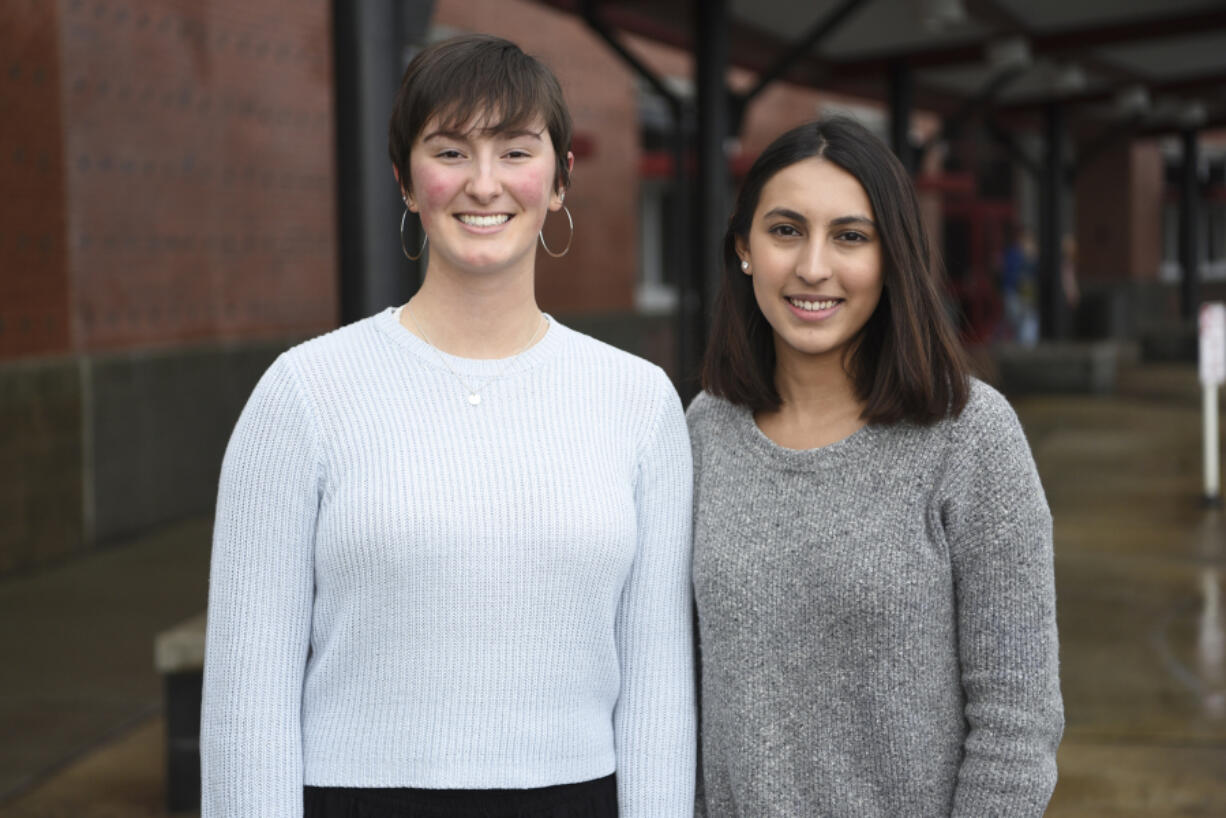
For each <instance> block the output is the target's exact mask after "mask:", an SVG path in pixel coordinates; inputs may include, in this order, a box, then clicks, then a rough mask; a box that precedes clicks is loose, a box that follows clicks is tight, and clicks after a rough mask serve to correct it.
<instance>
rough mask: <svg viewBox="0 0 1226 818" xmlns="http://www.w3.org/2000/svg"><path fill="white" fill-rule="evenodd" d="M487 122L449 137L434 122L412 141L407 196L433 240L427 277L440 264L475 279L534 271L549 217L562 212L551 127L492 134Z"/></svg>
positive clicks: (537, 125) (537, 124) (534, 126)
mask: <svg viewBox="0 0 1226 818" xmlns="http://www.w3.org/2000/svg"><path fill="white" fill-rule="evenodd" d="M485 121H493V120H490V119H489V118H488V117H475V118H474V119H473V120H471V121H470V123H469V124H468V125H467V126H466V127H465V128H463V129H462V130H459V131H448V130H444V129H442V128H440V127H439V125H438V123H437V121H436V120H431V121H429V122H427V123H426V126H425V127H424V128H422V130H421V134H420V135H419V137H418V138H417V140H416V141H415V142H414V143H413V147H412V149H411V151H410V154H409V168H410V171H409V173H410V178H411V180H412V187H411V189H409V190H407V191H406V193H407V196H408V206H409V209H410V210H412V211H413V212H415V213H417V214H418V215H420V216H421V223H422V227H423V228H424V230H425V232H426V235H427V236H428V237H429V248H430V261H429V269H428V270H427V275H429V270H430V269H435V268H436V267H439V266H440V265H441V266H446V267H447V268H449V269H451V270H452V271H455V272H463V273H469V274H489V273H492V272H497V271H501V270H507V269H518V270H520V271H521V272H527V271H530V270H531V269H532V265H533V262H534V260H535V258H536V241H537V233H538V232H539V231H540V229H541V225H542V224H543V223H544V221H545V216H546V214H547V213H548V211H550V210H558V209H560V208H561V206H562V191H560V190H557V189H555V176H556V172H557V159H556V155H555V153H554V149H553V144H552V142H551V141H550V138H549V133H548V131H547V130H546V129H545V125H544V123H543V122H542V121H534V122H532V123H530V124H529V125H527V126H526V127H524V128H522V129H517V130H510V131H500V132H490V131H487V130H484V129H483V128H482V127H481V125H482V123H483V122H485ZM568 161H573V158H572V157H570V156H568Z"/></svg>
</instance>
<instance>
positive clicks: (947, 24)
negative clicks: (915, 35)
mask: <svg viewBox="0 0 1226 818" xmlns="http://www.w3.org/2000/svg"><path fill="white" fill-rule="evenodd" d="M914 2H915V8H916V11H917V12H918V16H919V21H920V24H921V25H922V26H923V27H924V28H926V29H928V30H929V31H943V30H945V29H947V28H953V27H954V26H958V25H961V24H962V23H965V22H966V21H967V19H968V17H967V14H966V6H965V5H964V4H963V2H962V0H914Z"/></svg>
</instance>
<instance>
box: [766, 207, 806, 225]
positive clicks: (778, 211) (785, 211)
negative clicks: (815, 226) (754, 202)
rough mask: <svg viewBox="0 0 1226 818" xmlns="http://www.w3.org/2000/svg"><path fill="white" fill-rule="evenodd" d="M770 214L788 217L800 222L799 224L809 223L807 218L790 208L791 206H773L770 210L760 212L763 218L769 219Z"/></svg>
mask: <svg viewBox="0 0 1226 818" xmlns="http://www.w3.org/2000/svg"><path fill="white" fill-rule="evenodd" d="M772 216H780V217H782V218H785V219H790V220H791V221H794V222H800V223H801V224H808V223H809V220H808V219H806V218H805V217H804V216H802V215H801V214H800V213H797V212H796V211H795V210H792V209H791V208H787V207H773V208H771V209H770V210H768V211H766V212H765V213H763V214H762V218H764V219H769V218H771V217H772Z"/></svg>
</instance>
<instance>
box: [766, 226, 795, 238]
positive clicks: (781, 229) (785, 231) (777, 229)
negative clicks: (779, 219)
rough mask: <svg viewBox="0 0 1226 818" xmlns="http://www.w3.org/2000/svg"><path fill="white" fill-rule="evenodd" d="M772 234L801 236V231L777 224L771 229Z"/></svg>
mask: <svg viewBox="0 0 1226 818" xmlns="http://www.w3.org/2000/svg"><path fill="white" fill-rule="evenodd" d="M770 232H771V233H773V234H774V235H776V236H787V237H792V236H799V235H800V231H799V230H797V229H796V228H795V227H793V226H792V225H790V224H777V225H775V226H774V227H772V228H771V229H770Z"/></svg>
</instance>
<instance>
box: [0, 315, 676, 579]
mask: <svg viewBox="0 0 1226 818" xmlns="http://www.w3.org/2000/svg"><path fill="white" fill-rule="evenodd" d="M558 319H559V320H560V321H562V322H563V323H565V324H566V325H568V326H570V327H573V328H574V329H577V330H579V331H580V332H585V333H588V334H589V335H593V336H595V337H597V338H600V339H601V340H603V341H606V342H608V343H611V344H613V345H614V346H617V347H620V348H622V349H626V350H628V351H630V352H633V353H635V354H637V355H640V356H642V357H645V358H647V359H649V360H653V361H655V362H656V363H659V364H661V365H662V366H663V367H664V368H665V369H666V370H667V371H669V372H670V373H672V372H673V370H674V369H675V367H674V365H673V359H674V357H675V356H674V349H675V347H674V345H673V319H672V318H670V317H668V316H640V315H636V314H633V313H604V314H599V315H594V314H588V315H573V316H567V315H559V316H558ZM291 343H292V342H291V341H289V340H283V341H269V342H259V343H250V342H246V343H232V344H212V345H205V346H199V347H192V348H176V349H163V350H139V351H132V352H120V353H108V354H103V355H94V356H80V357H66V358H46V359H36V360H28V361H23V362H19V363H12V364H3V365H0V576H3V575H5V574H11V573H14V572H19V571H23V570H29V569H31V568H35V567H37V566H39V565H45V564H47V563H49V562H53V561H55V560H58V559H61V558H64V557H67V556H69V555H72V554H75V553H80V552H83V551H86V550H88V549H91V548H93V547H95V546H97V545H99V544H105V543H107V542H111V541H114V540H118V539H121V538H125V537H130V536H132V535H135V534H140V533H142V532H144V531H146V530H148V529H150V528H153V527H155V526H158V525H161V524H163V523H167V522H170V521H173V520H178V519H182V518H185V517H190V516H193V515H207V514H209V513H211V511H212V508H213V503H214V501H215V499H216V495H217V477H218V474H219V472H220V469H221V458H222V455H223V454H224V453H225V446H226V442H227V440H228V439H229V436H230V432H231V430H232V429H233V428H234V423H235V421H236V420H237V419H238V414H239V412H240V411H242V408H243V404H244V403H245V402H246V400H247V397H248V395H250V394H251V390H252V388H254V386H255V384H256V381H258V380H259V378H260V375H261V374H263V372H264V370H265V369H267V368H268V366H269V365H270V364H271V363H272V361H273V360H274V359H275V358H276V356H277V355H278V354H279V353H280V352H281V351H282V350H283V349H285V348H287V347H288V346H289V345H290V344H291Z"/></svg>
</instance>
